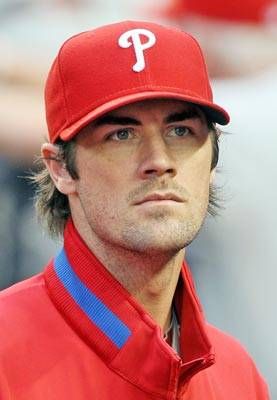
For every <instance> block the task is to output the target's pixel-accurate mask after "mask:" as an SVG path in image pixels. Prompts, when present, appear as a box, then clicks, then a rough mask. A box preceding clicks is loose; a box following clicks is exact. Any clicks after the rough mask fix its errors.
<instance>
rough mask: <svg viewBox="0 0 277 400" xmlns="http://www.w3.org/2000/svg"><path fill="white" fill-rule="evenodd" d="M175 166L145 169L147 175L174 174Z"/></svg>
mask: <svg viewBox="0 0 277 400" xmlns="http://www.w3.org/2000/svg"><path fill="white" fill-rule="evenodd" d="M174 171H175V170H174V168H168V169H164V170H158V169H147V170H145V171H144V173H145V174H146V175H162V174H170V175H173V174H174Z"/></svg>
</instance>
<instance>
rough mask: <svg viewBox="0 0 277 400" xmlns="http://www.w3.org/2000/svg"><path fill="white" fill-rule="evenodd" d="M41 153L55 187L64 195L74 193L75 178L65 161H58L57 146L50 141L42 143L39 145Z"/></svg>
mask: <svg viewBox="0 0 277 400" xmlns="http://www.w3.org/2000/svg"><path fill="white" fill-rule="evenodd" d="M41 154H42V157H43V160H44V163H45V165H46V168H47V169H48V172H49V174H50V176H51V178H52V180H53V182H54V184H55V186H56V188H57V189H58V190H59V191H60V192H61V193H63V194H65V195H69V194H73V193H76V182H75V180H74V179H73V178H72V177H71V176H70V174H69V172H68V171H67V169H66V166H65V163H64V162H63V161H59V147H58V146H56V145H54V144H51V143H44V144H43V145H42V147H41Z"/></svg>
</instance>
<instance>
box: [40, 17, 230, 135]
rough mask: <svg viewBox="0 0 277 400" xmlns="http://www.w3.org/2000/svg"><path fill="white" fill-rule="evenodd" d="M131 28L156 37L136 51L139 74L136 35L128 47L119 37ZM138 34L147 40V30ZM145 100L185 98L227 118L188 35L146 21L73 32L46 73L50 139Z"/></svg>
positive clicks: (217, 119) (224, 120)
mask: <svg viewBox="0 0 277 400" xmlns="http://www.w3.org/2000/svg"><path fill="white" fill-rule="evenodd" d="M134 29H144V30H146V32H148V33H149V32H150V34H151V35H154V37H155V40H156V42H155V44H153V45H151V46H150V47H149V48H146V49H144V50H143V51H139V53H140V55H143V59H144V62H145V67H144V68H143V69H142V70H141V71H139V72H135V71H134V70H133V67H134V65H135V64H136V61H137V58H136V52H135V49H136V48H135V46H134V42H135V40H134V38H133V39H132V38H131V37H129V41H128V44H129V47H128V48H122V47H121V46H120V45H119V39H120V38H121V37H122V35H123V34H124V33H126V32H129V31H130V30H131V31H132V32H133V30H134ZM136 38H137V40H138V41H141V42H142V43H144V44H145V43H149V38H148V37H147V35H146V36H145V34H139V38H138V36H136ZM137 50H141V47H140V48H139V49H138V48H137ZM172 60H174V61H172ZM147 98H175V99H179V100H184V101H189V102H191V103H195V104H198V105H201V106H204V109H205V110H206V112H207V113H209V114H210V118H211V120H212V121H214V122H218V123H220V124H223V125H225V124H226V123H228V122H229V116H228V114H227V112H226V111H225V110H223V109H222V108H221V107H219V106H218V105H216V104H214V103H213V98H212V91H211V87H210V83H209V78H208V75H207V70H206V65H205V62H204V59H203V55H202V52H201V50H200V48H199V45H198V43H197V42H196V41H195V40H194V39H193V38H192V37H191V36H190V35H188V34H186V33H184V32H182V31H180V30H177V29H175V28H165V27H162V26H160V25H157V24H154V23H150V22H121V23H117V24H112V25H107V26H104V27H101V28H97V29H95V30H91V31H88V32H84V33H81V34H79V35H76V36H74V37H72V38H70V39H69V40H67V41H66V42H65V44H64V45H63V46H62V48H61V50H60V52H59V54H58V56H57V58H56V60H55V61H54V63H53V65H52V68H51V70H50V73H49V75H48V79H47V83H46V89H45V104H46V116H47V123H48V131H49V139H50V141H51V142H55V141H56V140H57V139H58V138H61V139H63V140H69V139H70V138H71V137H73V136H74V135H75V134H76V133H77V132H78V131H79V130H80V129H81V128H82V127H83V126H85V125H87V124H88V123H89V122H90V121H93V120H94V119H96V118H98V117H100V116H101V115H103V114H104V113H106V112H108V111H111V110H113V109H115V108H118V107H119V106H123V105H126V104H129V103H131V102H134V101H138V100H144V99H147Z"/></svg>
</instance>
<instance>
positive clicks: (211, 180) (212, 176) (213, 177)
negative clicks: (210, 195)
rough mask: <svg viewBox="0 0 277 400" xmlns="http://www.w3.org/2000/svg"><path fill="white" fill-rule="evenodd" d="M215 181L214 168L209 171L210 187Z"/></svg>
mask: <svg viewBox="0 0 277 400" xmlns="http://www.w3.org/2000/svg"><path fill="white" fill-rule="evenodd" d="M214 179H215V168H214V169H212V170H211V173H210V185H211V184H212V183H213V182H214Z"/></svg>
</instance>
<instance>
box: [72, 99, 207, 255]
mask: <svg viewBox="0 0 277 400" xmlns="http://www.w3.org/2000/svg"><path fill="white" fill-rule="evenodd" d="M211 158H212V144H211V138H210V135H209V130H208V127H207V123H206V120H205V117H204V115H203V114H202V113H201V111H200V110H199V109H197V108H196V107H194V106H191V105H189V104H187V103H185V102H182V101H177V100H147V101H141V102H137V103H134V104H130V105H127V106H124V107H121V108H118V109H117V110H115V111H113V112H111V113H108V114H106V115H105V116H104V117H102V118H99V119H98V120H97V121H96V122H94V123H93V124H92V125H89V126H87V127H86V128H85V129H84V132H82V133H80V134H79V136H78V137H77V147H76V166H77V170H78V174H79V179H78V180H77V181H76V193H75V195H74V200H73V201H72V197H71V198H70V197H69V199H70V206H71V210H72V215H73V218H74V215H75V216H76V218H78V219H79V224H80V223H84V224H85V225H86V228H88V227H89V230H90V235H92V237H95V238H97V241H99V240H100V241H101V242H102V243H105V242H106V243H107V242H108V243H109V245H112V246H116V247H121V248H125V249H129V250H132V251H138V252H144V253H149V254H150V253H158V252H164V251H170V252H175V251H179V250H180V249H182V248H183V247H185V246H186V245H188V244H189V243H190V242H191V241H192V240H193V238H194V237H195V235H196V234H197V232H198V231H199V229H200V227H201V225H202V222H203V220H204V218H205V215H206V211H207V205H208V197H209V184H210V180H211V171H210V168H211ZM80 220H81V222H80Z"/></svg>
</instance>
